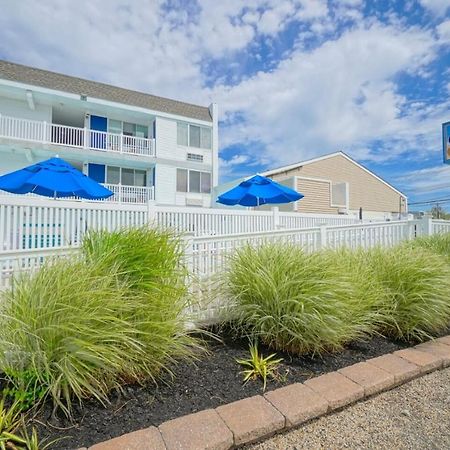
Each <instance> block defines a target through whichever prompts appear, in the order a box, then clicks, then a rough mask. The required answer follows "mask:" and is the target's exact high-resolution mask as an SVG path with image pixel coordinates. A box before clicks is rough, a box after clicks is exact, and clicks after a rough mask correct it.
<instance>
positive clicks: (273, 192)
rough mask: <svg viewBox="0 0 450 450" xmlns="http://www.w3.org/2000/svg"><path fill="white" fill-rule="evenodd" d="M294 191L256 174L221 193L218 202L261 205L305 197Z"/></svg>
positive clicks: (292, 200)
mask: <svg viewBox="0 0 450 450" xmlns="http://www.w3.org/2000/svg"><path fill="white" fill-rule="evenodd" d="M303 197H304V196H303V194H300V192H297V191H294V190H293V189H290V188H288V187H286V186H283V185H282V184H279V183H277V182H275V181H273V180H271V179H270V178H266V177H263V176H262V175H255V176H253V177H251V178H249V179H247V180H245V181H243V182H242V183H241V184H239V185H238V186H236V187H234V188H233V189H231V190H229V191H228V192H225V193H224V194H222V195H220V196H219V198H218V199H217V202H218V203H222V204H224V205H242V206H260V205H265V204H266V203H290V202H295V201H297V200H300V199H301V198H303Z"/></svg>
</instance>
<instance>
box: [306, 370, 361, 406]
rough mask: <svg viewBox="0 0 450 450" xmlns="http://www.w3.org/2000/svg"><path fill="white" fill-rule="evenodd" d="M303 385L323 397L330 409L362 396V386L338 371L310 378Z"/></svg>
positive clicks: (354, 400)
mask: <svg viewBox="0 0 450 450" xmlns="http://www.w3.org/2000/svg"><path fill="white" fill-rule="evenodd" d="M305 385H306V386H308V387H310V388H311V389H312V390H313V391H315V392H316V393H317V394H319V395H321V396H322V397H325V398H326V399H327V400H328V403H329V405H330V409H336V408H341V407H342V406H345V405H348V404H349V403H353V402H356V401H357V400H359V399H361V398H362V397H364V388H362V387H361V386H359V385H358V384H356V383H354V382H353V381H351V380H349V379H348V378H346V377H345V376H344V375H342V374H340V373H338V372H331V373H327V374H325V375H321V376H320V377H316V378H311V379H310V380H307V381H305Z"/></svg>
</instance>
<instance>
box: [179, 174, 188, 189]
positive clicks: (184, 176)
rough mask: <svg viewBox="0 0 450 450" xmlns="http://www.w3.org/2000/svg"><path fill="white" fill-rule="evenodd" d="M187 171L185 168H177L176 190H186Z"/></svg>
mask: <svg viewBox="0 0 450 450" xmlns="http://www.w3.org/2000/svg"><path fill="white" fill-rule="evenodd" d="M187 187H188V171H187V170H186V169H177V191H178V192H187V191H188V189H187Z"/></svg>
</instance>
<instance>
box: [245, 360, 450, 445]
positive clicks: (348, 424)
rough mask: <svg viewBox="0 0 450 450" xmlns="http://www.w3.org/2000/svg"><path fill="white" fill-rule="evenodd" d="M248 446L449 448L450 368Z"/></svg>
mask: <svg viewBox="0 0 450 450" xmlns="http://www.w3.org/2000/svg"><path fill="white" fill-rule="evenodd" d="M244 448H245V449H246V450H303V449H304V450H310V449H314V450H316V449H317V450H319V449H333V450H340V449H350V450H361V449H377V450H378V449H380V450H392V449H395V450H406V449H408V450H409V449H420V450H439V449H449V448H450V368H447V369H444V370H441V371H437V372H433V373H431V374H429V375H425V376H424V377H422V378H417V379H415V380H413V381H411V382H410V383H408V384H405V385H402V386H400V387H397V388H395V389H393V390H391V391H388V392H384V393H382V394H380V395H378V396H376V397H371V398H370V399H368V400H366V401H363V402H360V403H357V404H355V405H352V406H349V407H348V408H346V409H344V410H341V411H338V412H335V413H334V414H330V415H328V416H323V417H321V418H320V419H318V420H315V421H312V422H310V423H307V424H305V425H303V426H302V427H300V428H297V429H294V430H291V431H288V432H286V433H283V434H279V435H277V436H274V437H272V438H270V439H269V440H266V441H264V442H261V443H259V444H254V445H251V446H250V445H249V446H246V447H244Z"/></svg>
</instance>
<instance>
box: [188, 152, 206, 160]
mask: <svg viewBox="0 0 450 450" xmlns="http://www.w3.org/2000/svg"><path fill="white" fill-rule="evenodd" d="M187 160H188V161H197V162H203V155H198V154H197V153H188V154H187Z"/></svg>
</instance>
